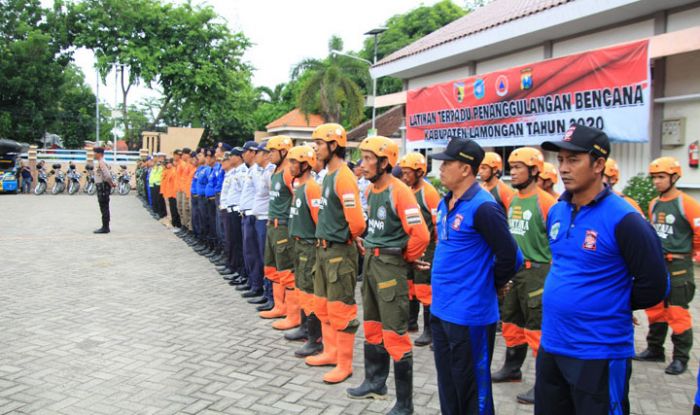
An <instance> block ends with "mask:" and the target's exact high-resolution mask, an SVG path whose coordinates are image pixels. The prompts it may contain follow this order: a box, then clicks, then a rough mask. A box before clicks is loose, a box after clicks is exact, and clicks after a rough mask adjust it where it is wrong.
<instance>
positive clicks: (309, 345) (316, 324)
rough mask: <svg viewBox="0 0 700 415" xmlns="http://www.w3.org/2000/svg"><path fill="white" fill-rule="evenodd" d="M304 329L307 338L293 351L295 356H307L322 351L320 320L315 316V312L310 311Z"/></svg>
mask: <svg viewBox="0 0 700 415" xmlns="http://www.w3.org/2000/svg"><path fill="white" fill-rule="evenodd" d="M306 330H307V332H308V338H307V340H306V343H304V345H303V346H301V347H300V348H299V349H297V350H296V351H295V352H294V356H296V357H307V356H313V355H315V354H319V353H321V351H323V343H322V342H321V320H319V319H318V317H316V314H314V313H311V315H310V316H308V317H307V319H306Z"/></svg>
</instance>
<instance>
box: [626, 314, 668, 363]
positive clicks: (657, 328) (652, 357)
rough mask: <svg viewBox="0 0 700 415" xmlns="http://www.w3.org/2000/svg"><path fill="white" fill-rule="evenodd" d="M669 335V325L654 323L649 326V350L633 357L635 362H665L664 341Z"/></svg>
mask: <svg viewBox="0 0 700 415" xmlns="http://www.w3.org/2000/svg"><path fill="white" fill-rule="evenodd" d="M667 333H668V323H666V322H662V323H652V324H650V325H649V334H647V348H646V350H644V351H642V352H641V353H639V354H637V355H636V356H634V357H633V359H634V360H639V361H642V362H663V361H665V360H666V356H665V355H664V341H665V340H666V334H667Z"/></svg>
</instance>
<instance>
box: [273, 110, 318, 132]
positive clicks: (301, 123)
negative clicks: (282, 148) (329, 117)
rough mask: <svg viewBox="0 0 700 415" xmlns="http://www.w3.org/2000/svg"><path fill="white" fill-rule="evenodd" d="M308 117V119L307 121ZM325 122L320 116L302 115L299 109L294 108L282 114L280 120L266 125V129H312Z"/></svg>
mask: <svg viewBox="0 0 700 415" xmlns="http://www.w3.org/2000/svg"><path fill="white" fill-rule="evenodd" d="M307 117H308V119H307ZM324 122H325V121H324V120H323V118H322V117H321V116H320V115H317V114H309V115H308V116H307V115H304V113H303V112H301V110H300V109H299V108H294V109H293V110H291V111H289V112H288V113H286V114H284V115H283V116H281V117H280V118H278V119H276V120H274V121H272V122H271V123H269V124H267V126H266V128H267V129H268V130H271V129H273V128H281V127H292V128H293V127H301V128H314V127H318V126H319V125H321V124H323V123H324Z"/></svg>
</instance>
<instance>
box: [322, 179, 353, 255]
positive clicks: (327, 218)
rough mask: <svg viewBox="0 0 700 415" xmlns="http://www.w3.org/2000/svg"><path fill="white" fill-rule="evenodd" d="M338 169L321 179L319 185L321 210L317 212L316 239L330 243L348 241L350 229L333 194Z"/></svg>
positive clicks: (339, 201)
mask: <svg viewBox="0 0 700 415" xmlns="http://www.w3.org/2000/svg"><path fill="white" fill-rule="evenodd" d="M339 171H340V169H338V170H336V171H334V172H333V173H329V174H327V175H326V177H324V178H323V184H322V185H321V210H319V211H318V224H317V225H316V238H318V239H323V240H326V241H331V242H347V241H348V240H350V227H349V225H348V221H347V220H346V219H345V214H344V213H343V204H342V201H341V200H340V198H339V197H338V195H337V194H336V193H335V180H336V178H337V177H338V172H339Z"/></svg>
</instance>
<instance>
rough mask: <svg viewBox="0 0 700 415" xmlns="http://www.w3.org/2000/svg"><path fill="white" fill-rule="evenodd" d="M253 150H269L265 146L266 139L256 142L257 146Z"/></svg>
mask: <svg viewBox="0 0 700 415" xmlns="http://www.w3.org/2000/svg"><path fill="white" fill-rule="evenodd" d="M255 151H265V152H269V151H270V150H269V149H268V148H267V140H263V141H261V142H260V143H258V147H257V148H256V149H255Z"/></svg>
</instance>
